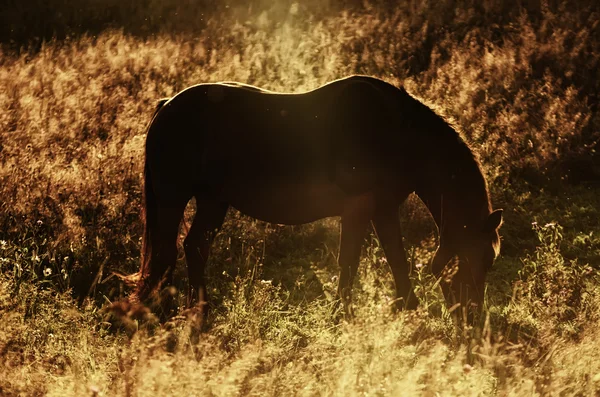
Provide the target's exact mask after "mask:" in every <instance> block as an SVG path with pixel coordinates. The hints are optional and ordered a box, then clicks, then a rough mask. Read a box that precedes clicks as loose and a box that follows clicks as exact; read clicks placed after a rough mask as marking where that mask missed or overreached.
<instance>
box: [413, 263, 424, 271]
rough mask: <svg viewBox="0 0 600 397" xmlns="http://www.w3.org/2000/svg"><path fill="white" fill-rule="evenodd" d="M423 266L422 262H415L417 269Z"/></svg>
mask: <svg viewBox="0 0 600 397" xmlns="http://www.w3.org/2000/svg"><path fill="white" fill-rule="evenodd" d="M423 266H424V265H423V264H422V263H417V264H416V265H415V267H416V268H417V270H421V269H422V268H423Z"/></svg>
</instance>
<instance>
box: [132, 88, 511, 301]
mask: <svg viewBox="0 0 600 397" xmlns="http://www.w3.org/2000/svg"><path fill="white" fill-rule="evenodd" d="M145 161H146V162H145V167H144V171H145V177H144V193H145V196H144V197H145V229H144V243H143V253H142V254H143V256H142V265H141V269H140V273H139V276H140V281H139V284H138V289H137V292H136V297H137V298H141V299H146V298H147V297H148V296H149V294H151V293H152V292H153V291H155V290H156V288H157V287H158V286H159V285H161V283H162V282H164V281H165V280H166V282H167V283H169V282H170V281H171V277H172V271H173V267H174V265H175V261H176V256H177V248H176V247H177V245H176V240H177V234H178V229H179V223H180V220H181V218H182V215H183V212H184V209H185V207H186V204H187V203H188V201H189V200H190V199H191V198H192V197H195V198H196V203H197V213H196V216H195V218H194V221H193V223H192V226H191V228H190V231H189V233H188V235H187V237H186V238H185V243H184V249H185V254H186V259H187V265H188V274H189V283H190V286H189V302H190V304H191V303H196V302H206V300H207V299H208V297H207V293H206V283H205V279H204V266H205V263H206V259H207V257H208V253H209V248H210V244H211V238H212V236H213V235H214V233H215V232H217V231H218V230H219V228H220V227H221V224H222V223H223V219H224V217H225V213H226V211H227V209H228V208H229V206H233V207H235V208H237V209H238V210H239V211H241V212H242V213H244V214H247V215H249V216H252V217H254V218H257V219H260V220H263V221H267V222H273V223H280V224H287V225H297V224H302V223H307V222H313V221H315V220H318V219H322V218H326V217H332V216H340V217H341V223H342V234H341V243H340V253H339V265H340V269H341V270H340V279H339V294H340V297H341V298H342V302H344V303H348V301H349V300H350V289H351V286H352V281H353V278H354V276H355V274H356V271H357V268H358V263H359V259H360V258H359V257H360V252H361V245H362V243H363V240H364V237H365V234H366V231H367V229H368V227H369V225H370V224H372V225H373V227H374V229H375V231H376V233H377V236H378V238H379V240H380V242H381V244H382V246H383V248H384V251H385V255H386V257H387V260H388V263H389V265H390V267H391V270H392V274H393V277H394V281H395V284H396V295H397V298H399V299H398V301H399V302H400V305H401V306H404V307H408V308H414V307H415V306H416V304H417V301H416V298H415V297H414V292H413V288H412V287H411V283H410V280H409V265H408V263H407V260H406V256H405V252H404V247H403V245H402V236H401V232H400V225H399V221H398V210H399V206H400V204H401V203H402V202H403V201H404V200H405V199H406V198H407V196H408V195H409V194H410V193H411V192H416V193H417V195H418V196H419V197H420V198H421V199H422V200H423V202H425V204H426V205H427V207H428V208H429V210H430V211H431V214H432V215H433V218H434V219H435V222H436V223H437V225H438V228H439V235H440V246H439V249H438V250H437V252H436V254H435V258H434V260H433V263H432V270H433V272H434V274H436V275H441V274H442V273H443V271H444V269H445V268H446V267H447V265H448V264H454V265H455V266H454V268H455V270H456V265H458V272H457V273H456V274H455V275H454V277H453V279H452V283H451V285H446V284H444V285H445V289H444V292H445V294H446V296H447V298H448V299H451V298H452V299H455V300H456V301H458V302H461V303H462V304H466V303H467V301H468V300H470V301H471V302H474V303H476V304H478V303H481V302H482V299H483V292H484V281H485V276H486V273H487V271H488V270H489V268H490V267H491V265H492V263H493V261H494V258H495V257H496V255H497V254H498V250H499V247H500V240H499V237H498V231H497V229H498V227H499V226H500V224H501V222H502V210H496V211H492V207H491V205H490V199H489V195H488V190H487V186H486V182H485V179H484V177H483V175H482V173H481V169H480V167H479V164H478V162H477V160H476V159H475V157H474V156H473V153H472V152H471V150H470V149H469V148H468V147H467V145H466V144H465V143H464V142H463V141H462V140H461V138H460V137H459V135H458V134H457V133H456V131H455V130H454V129H453V128H452V127H451V126H450V125H449V124H448V123H446V122H445V121H444V120H443V119H442V118H440V117H439V116H437V115H436V114H435V113H434V112H433V111H432V110H430V109H429V108H428V107H427V106H425V105H423V104H421V103H420V102H419V101H417V100H416V99H414V98H413V97H411V96H410V95H409V94H408V93H407V92H406V91H405V90H404V89H402V88H397V87H394V86H393V85H391V84H388V83H386V82H384V81H382V80H378V79H375V78H371V77H365V76H352V77H348V78H345V79H341V80H337V81H334V82H332V83H329V84H327V85H325V86H323V87H320V88H318V89H316V90H313V91H310V92H306V93H302V94H280V93H274V92H270V91H266V90H262V89H259V88H256V87H252V86H248V85H243V84H239V83H218V84H200V85H196V86H193V87H190V88H188V89H186V90H184V91H182V92H180V93H179V94H177V95H175V96H174V97H173V98H171V99H169V100H164V101H161V103H160V104H159V106H158V109H157V111H156V113H155V116H154V118H153V120H152V123H151V125H150V127H149V130H148V137H147V140H146V160H145Z"/></svg>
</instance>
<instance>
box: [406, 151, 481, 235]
mask: <svg viewBox="0 0 600 397" xmlns="http://www.w3.org/2000/svg"><path fill="white" fill-rule="evenodd" d="M455 142H457V147H456V148H453V147H452V145H451V146H447V145H444V146H443V153H437V152H436V150H432V151H430V152H429V155H430V157H431V159H430V161H429V164H431V166H430V167H428V170H427V172H426V175H424V177H423V178H421V180H422V181H425V183H426V184H427V185H426V186H425V185H423V186H421V187H419V188H417V189H416V193H417V195H418V196H419V197H420V198H421V200H423V202H424V203H425V205H426V206H427V208H428V209H429V211H430V212H431V215H432V216H433V219H434V220H435V223H436V225H437V226H438V230H439V233H440V240H445V239H446V240H448V239H452V238H458V237H459V236H460V235H462V234H463V233H464V232H463V230H464V228H465V227H468V226H470V225H475V224H476V223H477V222H481V221H483V220H484V219H485V217H486V216H487V215H489V214H490V212H491V205H490V200H489V194H488V191H487V187H486V183H485V179H484V177H483V174H482V172H481V169H480V167H479V164H478V163H477V160H475V158H474V157H473V155H472V153H471V151H470V150H469V149H468V148H467V146H466V145H465V144H464V143H463V142H462V141H460V140H459V141H455ZM438 147H439V146H438Z"/></svg>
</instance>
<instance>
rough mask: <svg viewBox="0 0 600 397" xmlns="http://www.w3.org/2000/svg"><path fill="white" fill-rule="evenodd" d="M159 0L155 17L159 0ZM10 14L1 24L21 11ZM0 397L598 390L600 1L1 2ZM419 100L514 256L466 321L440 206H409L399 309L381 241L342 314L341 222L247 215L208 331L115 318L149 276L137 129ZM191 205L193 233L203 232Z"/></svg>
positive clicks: (235, 217) (222, 253) (224, 236)
mask: <svg viewBox="0 0 600 397" xmlns="http://www.w3.org/2000/svg"><path fill="white" fill-rule="evenodd" d="M142 3H143V4H142ZM2 7H5V8H4V9H3V8H2ZM0 11H1V12H0V26H2V27H1V28H0V109H2V110H1V111H0V395H2V396H4V395H6V396H20V395H28V396H29V395H60V396H70V395H73V396H82V395H83V396H85V395H89V396H121V395H123V396H133V395H135V396H145V395H151V396H155V395H194V396H195V395H198V396H199V395H203V396H209V395H218V396H229V395H261V396H262V395H277V396H279V395H310V396H313V395H328V396H329V395H343V396H347V395H365V396H366V395H369V396H371V395H382V396H383V395H425V396H437V395H440V396H446V395H460V396H463V395H523V396H530V395H561V396H562V395H565V396H571V395H573V396H587V395H590V396H594V395H598V394H599V393H600V361H599V360H598V359H597V351H598V350H600V342H598V340H600V334H599V332H600V331H599V329H600V327H599V326H600V277H599V273H598V271H599V270H600V183H599V182H600V158H599V156H598V150H599V149H600V143H599V142H600V112H599V110H600V109H599V105H598V103H599V102H600V101H599V99H600V96H599V94H600V7H599V6H598V5H597V4H596V3H595V2H593V1H591V0H590V1H582V2H577V3H571V2H566V1H541V2H540V1H533V0H532V1H525V0H523V1H500V0H486V1H483V2H475V1H472V2H459V1H456V0H442V1H437V2H426V1H423V2H419V1H407V2H403V3H402V4H400V5H399V4H395V3H394V2H392V1H383V0H380V1H372V2H368V1H365V2H360V1H350V0H347V1H339V2H336V1H334V0H328V1H322V2H321V1H317V0H311V1H307V2H298V3H297V2H292V1H284V0H282V1H280V2H277V3H275V4H273V2H262V1H258V0H256V1H250V2H245V3H242V2H238V4H236V3H235V2H233V3H230V4H226V3H223V4H220V5H219V6H217V7H215V6H211V3H210V2H208V1H192V0H189V1H179V2H177V1H174V0H162V1H158V0H147V1H144V2H133V1H125V0H121V1H118V2H117V1H113V0H95V1H90V2H87V3H86V4H85V5H81V4H74V3H72V2H69V1H63V0H60V1H59V0H52V1H49V2H48V1H44V2H42V1H37V0H31V1H26V2H21V3H18V4H17V3H16V2H15V4H12V5H6V6H0ZM354 73H361V74H368V75H373V76H376V77H380V78H382V79H385V80H387V81H389V82H391V83H394V84H397V85H400V84H403V85H404V86H405V87H406V89H407V90H408V91H409V92H410V93H411V94H413V95H414V96H416V97H417V98H419V99H420V100H422V101H424V102H425V103H427V104H428V105H429V106H431V107H433V108H434V109H435V110H436V111H437V112H438V113H440V114H441V115H443V116H444V117H446V118H447V119H448V120H450V121H452V122H453V123H454V125H456V127H457V128H458V129H459V130H460V132H461V135H462V136H463V138H464V139H465V140H466V141H467V142H468V143H469V144H470V145H471V147H472V149H473V151H474V152H475V153H477V155H478V157H479V159H480V160H481V162H482V165H483V168H484V172H485V174H486V177H487V180H488V183H489V185H490V190H491V193H492V201H493V203H494V207H495V208H504V209H505V212H504V214H505V224H504V226H503V227H502V229H501V235H502V240H503V247H502V253H501V256H500V257H499V258H498V259H497V261H496V263H495V265H494V269H493V270H492V272H491V273H490V274H489V276H488V285H487V298H486V307H485V310H484V311H483V313H482V316H481V318H480V320H479V321H478V322H477V323H476V324H474V325H473V326H464V325H462V324H458V323H456V322H455V321H454V319H453V316H452V315H451V314H450V313H448V310H447V309H446V308H445V306H444V304H443V301H442V299H441V298H440V295H439V293H438V291H437V289H436V288H435V281H436V280H434V279H433V277H432V276H431V275H430V274H429V272H428V269H427V266H420V264H427V263H428V260H429V259H430V258H431V255H432V253H433V251H434V250H435V244H436V235H435V233H434V228H433V226H432V221H431V219H430V218H429V215H428V214H427V212H426V210H425V209H424V206H423V204H422V203H421V202H420V201H419V200H418V199H417V198H416V197H411V198H409V200H408V202H407V203H405V205H404V207H403V208H402V210H401V221H402V224H403V228H404V234H405V240H406V245H407V247H408V252H407V254H408V257H409V259H410V262H411V263H412V264H413V269H414V270H413V280H414V283H415V285H416V287H417V293H418V295H419V297H420V300H421V305H420V308H419V310H418V311H416V312H400V313H394V312H393V311H392V309H391V300H392V297H393V282H392V279H391V275H390V272H389V269H388V268H387V264H386V262H385V259H384V257H383V254H382V249H381V247H380V246H379V244H378V242H377V240H376V239H375V238H374V237H373V236H369V237H368V238H367V239H366V240H365V243H364V247H363V255H362V259H361V266H360V270H359V276H358V279H357V280H356V283H355V289H354V291H355V292H354V294H355V298H354V306H355V312H356V318H355V319H354V320H353V321H345V320H343V319H342V317H341V316H340V313H339V312H338V311H337V310H336V307H337V305H336V295H335V290H336V288H337V284H336V283H337V279H336V277H337V265H336V259H335V258H336V256H337V252H338V248H339V243H338V239H339V226H338V223H337V220H335V219H328V220H323V221H320V222H317V223H314V224H310V225H303V226H296V227H284V226H278V225H270V224H266V223H262V222H258V221H255V220H252V219H250V218H247V217H244V216H242V215H240V214H239V213H237V212H235V211H231V212H230V213H229V214H228V217H227V219H226V222H225V225H224V228H223V232H222V233H221V234H220V235H219V236H218V237H217V239H216V241H215V245H214V249H213V253H212V257H211V259H210V261H209V265H208V269H207V276H208V280H209V291H210V294H211V296H212V298H213V301H212V302H211V312H210V316H209V319H208V324H206V327H205V328H206V329H205V330H204V331H203V332H201V333H198V332H197V330H196V329H194V327H193V326H192V324H191V323H190V322H189V321H188V320H187V318H186V316H185V313H184V311H183V302H184V294H183V292H184V291H185V286H186V276H185V274H186V272H185V267H184V259H183V252H182V250H180V258H179V259H178V268H177V271H176V277H175V279H176V285H175V286H174V287H175V288H174V289H173V291H172V293H173V296H174V298H175V300H176V301H177V302H179V303H181V305H182V309H181V313H180V315H179V316H176V317H174V318H172V319H171V320H169V321H167V322H165V323H160V322H158V321H157V319H156V316H155V315H154V314H152V313H150V312H146V311H137V312H129V313H116V312H112V313H111V312H109V311H107V310H106V307H107V306H109V305H110V304H111V303H112V302H117V301H119V300H120V299H122V298H123V297H124V296H126V295H127V294H128V293H129V292H130V291H129V290H128V288H127V286H126V285H124V283H123V282H122V281H121V279H120V278H119V277H117V276H115V273H119V274H130V273H133V272H135V271H137V269H138V267H139V254H140V246H141V240H140V238H141V234H142V224H141V221H140V211H141V181H142V178H141V172H142V162H143V156H144V153H143V148H144V140H145V128H146V126H147V124H148V122H149V119H150V117H151V114H152V111H153V109H154V107H155V104H156V101H157V100H158V99H159V98H162V97H166V96H171V95H174V94H175V93H177V92H178V91H179V90H181V89H183V88H185V87H186V86H188V85H191V84H195V83H199V82H210V81H223V80H237V81H241V82H244V83H249V84H254V85H259V86H262V87H264V88H268V89H271V90H275V91H289V92H301V91H305V90H308V89H312V88H315V87H317V86H319V85H321V84H324V83H325V82H328V81H330V80H333V79H336V78H340V77H343V76H346V75H349V74H354ZM193 206H194V205H193V203H192V204H190V206H189V208H188V210H187V212H186V214H187V215H186V217H187V222H184V224H183V225H182V228H181V235H182V236H183V235H184V234H185V232H186V231H187V227H188V225H189V220H190V219H191V216H192V214H193Z"/></svg>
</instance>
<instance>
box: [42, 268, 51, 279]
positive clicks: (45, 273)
mask: <svg viewBox="0 0 600 397" xmlns="http://www.w3.org/2000/svg"><path fill="white" fill-rule="evenodd" d="M51 274H52V269H50V268H49V267H47V268H45V269H44V276H46V277H49V276H50V275H51Z"/></svg>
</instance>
